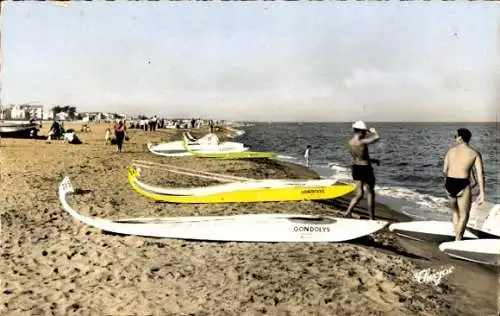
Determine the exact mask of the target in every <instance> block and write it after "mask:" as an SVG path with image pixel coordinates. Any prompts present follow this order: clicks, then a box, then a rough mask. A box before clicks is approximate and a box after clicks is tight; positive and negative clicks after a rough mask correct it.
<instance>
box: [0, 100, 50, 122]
mask: <svg viewBox="0 0 500 316" xmlns="http://www.w3.org/2000/svg"><path fill="white" fill-rule="evenodd" d="M43 114H44V113H43V105H34V104H20V105H14V104H11V105H9V106H8V107H5V108H2V110H0V119H3V120H29V119H36V120H41V119H43Z"/></svg>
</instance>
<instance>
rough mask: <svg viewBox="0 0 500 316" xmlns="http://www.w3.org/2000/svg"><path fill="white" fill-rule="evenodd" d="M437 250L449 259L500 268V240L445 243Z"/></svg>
mask: <svg viewBox="0 0 500 316" xmlns="http://www.w3.org/2000/svg"><path fill="white" fill-rule="evenodd" d="M439 250H441V251H442V252H443V253H445V254H447V255H448V256H450V257H454V258H457V259H462V260H467V261H471V262H476V263H481V264H486V265H492V266H500V239H476V240H461V241H452V242H445V243H442V244H440V245H439Z"/></svg>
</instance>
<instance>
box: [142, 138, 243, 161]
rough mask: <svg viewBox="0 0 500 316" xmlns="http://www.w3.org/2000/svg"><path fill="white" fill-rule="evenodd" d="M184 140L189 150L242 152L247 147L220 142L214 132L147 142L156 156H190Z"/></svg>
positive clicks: (235, 143)
mask: <svg viewBox="0 0 500 316" xmlns="http://www.w3.org/2000/svg"><path fill="white" fill-rule="evenodd" d="M184 141H186V142H187V144H188V145H189V146H190V150H191V151H193V152H196V151H209V152H244V151H247V150H248V148H247V147H245V145H244V144H242V143H237V142H220V141H219V138H218V137H217V135H215V134H211V133H210V134H207V135H205V136H203V137H202V138H196V137H193V135H191V134H190V133H185V134H184V135H183V139H182V140H179V141H173V142H168V143H163V144H158V145H153V144H151V143H148V145H147V146H148V149H149V151H150V152H151V153H152V154H154V155H157V156H166V157H176V156H177V157H182V156H191V155H192V153H191V152H189V151H187V150H186V148H185V147H184V144H183V142H184Z"/></svg>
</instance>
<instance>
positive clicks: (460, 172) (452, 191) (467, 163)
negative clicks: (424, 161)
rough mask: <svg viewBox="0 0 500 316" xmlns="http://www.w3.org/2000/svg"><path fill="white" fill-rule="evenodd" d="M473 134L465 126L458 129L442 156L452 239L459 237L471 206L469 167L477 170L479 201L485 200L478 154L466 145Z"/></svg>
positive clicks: (470, 175)
mask: <svg viewBox="0 0 500 316" xmlns="http://www.w3.org/2000/svg"><path fill="white" fill-rule="evenodd" d="M471 137H472V133H471V132H470V131H469V130H468V129H466V128H459V129H458V131H457V134H456V135H455V142H456V143H457V144H456V145H455V146H454V147H452V148H450V149H449V150H448V152H447V153H446V156H445V157H444V166H443V172H444V176H445V179H446V180H445V188H446V191H447V192H448V197H449V200H450V208H451V209H452V210H453V225H454V227H455V240H456V241H458V240H461V239H462V237H463V235H464V232H465V227H466V225H467V221H468V220H469V213H470V208H471V200H472V192H471V185H470V182H471V181H470V179H471V178H472V177H473V171H472V169H473V168H472V167H474V168H475V169H476V174H477V182H478V184H479V197H478V199H477V202H478V203H482V202H483V201H484V173H483V161H482V158H481V154H480V153H479V152H478V151H477V150H475V149H473V148H472V147H470V146H469V141H470V139H471Z"/></svg>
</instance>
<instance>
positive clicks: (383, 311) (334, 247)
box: [0, 123, 499, 315]
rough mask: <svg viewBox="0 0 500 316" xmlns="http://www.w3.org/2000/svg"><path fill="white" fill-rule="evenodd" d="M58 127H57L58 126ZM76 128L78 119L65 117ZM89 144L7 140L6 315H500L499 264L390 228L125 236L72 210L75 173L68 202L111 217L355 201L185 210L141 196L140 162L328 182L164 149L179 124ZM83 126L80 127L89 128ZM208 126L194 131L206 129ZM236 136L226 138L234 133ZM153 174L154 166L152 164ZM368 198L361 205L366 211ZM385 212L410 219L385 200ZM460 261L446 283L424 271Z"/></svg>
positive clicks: (3, 191) (2, 150)
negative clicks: (169, 154)
mask: <svg viewBox="0 0 500 316" xmlns="http://www.w3.org/2000/svg"><path fill="white" fill-rule="evenodd" d="M49 126H50V124H49V123H46V124H45V125H44V127H45V132H46V129H47V128H48V127H49ZM66 127H67V128H68V127H70V125H67V126H66ZM91 127H92V131H91V132H89V133H79V134H78V136H79V137H80V138H81V139H82V141H83V142H84V144H82V145H70V144H65V143H62V142H57V141H53V142H52V143H50V144H47V143H46V142H45V141H43V140H20V139H5V138H4V139H1V143H0V176H1V182H0V208H1V209H0V212H1V220H2V226H1V242H2V248H1V249H2V253H1V255H2V264H1V268H0V278H1V281H2V282H1V291H2V295H1V302H0V314H1V315H262V314H270V315H495V314H496V313H497V311H498V309H497V304H498V289H499V281H498V271H497V270H495V269H492V268H485V267H483V266H480V265H477V264H472V263H468V262H463V261H459V260H454V259H450V258H448V257H446V256H444V255H443V254H441V253H440V252H439V251H438V250H437V245H432V244H428V243H421V242H415V241H409V240H404V239H400V238H398V237H396V236H394V235H392V234H390V233H389V232H387V231H382V232H379V233H376V234H374V235H371V236H368V237H365V238H362V239H360V240H356V241H352V242H350V243H331V244H327V243H322V244H319V243H317V244H316V243H314V244H313V243H310V244H308V243H305V244H302V243H300V244H299V243H297V244H251V243H217V242H197V241H182V240H168V239H155V238H144V237H137V236H117V235H113V234H109V233H103V232H102V231H100V230H98V229H94V228H92V227H89V226H86V225H85V224H82V223H80V222H78V221H76V220H74V219H73V218H72V217H71V216H70V215H68V214H67V213H65V212H64V211H63V210H62V209H61V206H60V203H59V201H58V197H57V187H58V185H59V182H60V181H61V180H62V178H63V177H64V176H65V175H68V176H69V177H70V178H71V181H72V183H73V186H74V187H75V188H78V189H82V190H84V191H83V192H86V193H85V194H76V195H73V196H70V197H69V198H68V201H69V203H70V204H71V206H72V207H73V208H74V209H76V210H78V211H79V212H81V213H83V214H86V215H92V216H98V217H102V218H126V217H151V216H154V217H162V216H179V215H183V216H188V215H222V214H243V213H270V212H272V213H301V214H322V215H334V216H337V215H340V213H341V211H343V209H344V207H345V203H346V201H348V199H346V198H344V199H340V200H338V201H334V202H331V201H330V202H327V203H318V202H282V203H246V204H221V205H175V204H166V203H157V202H155V201H152V200H148V199H146V198H144V197H141V196H139V195H138V194H137V193H136V192H134V191H133V190H132V189H131V188H130V185H129V184H128V182H127V166H128V165H129V163H130V162H131V161H132V160H133V159H142V160H148V161H153V162H157V163H163V164H172V165H177V166H183V167H188V168H193V169H200V170H208V171H212V172H220V173H226V174H232V175H237V176H243V177H252V178H285V177H286V178H304V179H306V178H316V177H317V175H316V174H314V173H313V172H311V171H310V170H308V169H305V168H303V167H300V166H296V165H292V164H285V163H276V162H265V161H264V162H263V161H260V162H259V161H229V160H222V161H221V160H212V159H199V158H193V157H183V158H165V157H156V156H153V155H151V154H150V153H149V152H148V151H147V148H146V146H145V144H146V143H147V142H148V141H154V142H162V141H168V140H176V139H179V137H180V136H179V135H180V132H179V131H175V130H160V131H156V132H152V133H150V132H144V131H139V130H129V135H130V141H129V142H127V143H125V146H124V148H125V152H123V153H116V152H115V148H114V146H111V145H105V144H104V128H105V125H104V124H101V125H92V126H91ZM77 129H78V126H77ZM205 133H206V130H204V131H201V132H194V133H193V134H194V135H197V136H203V135H204V134H205ZM225 134H226V133H223V135H225ZM144 170H145V169H144ZM143 178H144V181H145V182H147V183H159V184H162V185H165V186H167V185H175V186H197V185H206V184H209V183H211V181H207V180H204V179H197V178H192V177H186V176H180V175H176V174H167V173H165V172H163V171H162V172H160V171H158V170H145V171H144V172H143ZM364 210H365V208H364V206H363V205H361V207H360V208H359V209H358V210H357V212H356V214H358V215H360V214H362V213H363V212H364ZM377 215H379V216H381V217H382V218H385V219H390V220H397V221H400V220H405V217H404V216H403V215H401V214H399V213H396V212H394V211H391V210H389V209H388V208H386V207H384V206H382V205H378V206H377ZM451 266H453V267H454V268H455V270H454V271H453V273H452V274H450V275H448V276H447V277H445V278H444V279H443V280H442V282H441V283H440V284H439V285H438V286H436V285H434V284H427V283H418V282H417V280H416V278H415V277H414V273H415V272H418V271H420V270H422V269H424V268H427V267H432V268H436V269H439V270H442V269H444V268H448V267H451Z"/></svg>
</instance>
